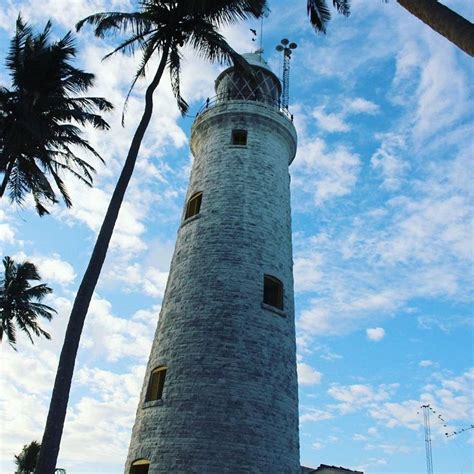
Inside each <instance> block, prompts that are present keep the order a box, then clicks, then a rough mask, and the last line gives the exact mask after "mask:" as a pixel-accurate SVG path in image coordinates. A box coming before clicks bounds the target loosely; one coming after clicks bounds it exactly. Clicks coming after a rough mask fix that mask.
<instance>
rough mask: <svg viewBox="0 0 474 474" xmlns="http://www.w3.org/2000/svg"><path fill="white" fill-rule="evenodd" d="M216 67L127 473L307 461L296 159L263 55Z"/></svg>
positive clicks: (278, 469)
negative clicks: (298, 324)
mask: <svg viewBox="0 0 474 474" xmlns="http://www.w3.org/2000/svg"><path fill="white" fill-rule="evenodd" d="M243 56H244V57H245V59H246V60H247V62H248V63H249V64H250V66H251V67H252V68H253V72H254V74H253V77H248V75H247V76H246V75H243V74H242V73H240V72H239V70H237V69H236V68H234V67H230V68H228V69H226V70H225V71H223V72H222V73H221V74H220V75H219V76H218V77H217V79H216V82H215V90H216V94H217V95H216V97H215V98H213V99H208V101H207V102H206V104H205V106H204V108H203V109H202V110H201V112H200V113H199V114H198V115H197V117H196V119H195V120H194V123H193V126H192V130H191V140H190V145H191V151H192V154H193V156H194V161H193V167H192V171H191V175H190V180H189V186H188V191H187V195H186V200H185V203H184V207H183V213H182V218H181V222H180V226H179V229H178V235H177V240H176V247H175V251H174V255H173V258H172V262H171V268H170V273H169V277H168V283H167V286H166V291H165V294H164V298H163V303H162V309H161V313H160V317H159V321H158V326H157V329H156V333H155V338H154V341H153V345H152V349H151V354H150V358H149V361H148V365H147V369H146V373H145V379H144V382H143V388H142V391H141V395H140V400H139V405H138V409H137V414H136V419H135V424H134V427H133V431H132V438H131V442H130V448H129V452H128V457H127V461H126V466H125V473H126V474H147V473H153V474H158V473H160V474H161V473H167V474H168V473H200V474H212V473H216V474H217V473H233V474H235V473H247V472H252V473H265V474H267V473H299V472H300V465H299V439H298V390H297V375H296V342H295V317H294V294H293V271H292V267H293V261H292V244H291V212H290V176H289V165H290V164H291V162H292V161H293V159H294V157H295V153H296V144H297V138H296V131H295V127H294V125H293V122H292V117H291V116H290V115H289V113H288V110H287V108H286V107H281V101H280V99H281V92H282V86H281V83H280V81H279V79H278V77H277V76H276V75H275V74H274V73H273V72H272V70H271V69H270V67H269V66H268V64H267V63H266V62H265V61H264V60H263V59H262V57H261V54H256V53H251V54H244V55H243Z"/></svg>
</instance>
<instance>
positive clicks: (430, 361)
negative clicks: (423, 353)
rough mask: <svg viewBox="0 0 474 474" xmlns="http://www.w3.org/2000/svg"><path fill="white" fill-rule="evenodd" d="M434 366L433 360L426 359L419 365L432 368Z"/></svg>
mask: <svg viewBox="0 0 474 474" xmlns="http://www.w3.org/2000/svg"><path fill="white" fill-rule="evenodd" d="M433 364H434V362H433V361H432V360H428V359H425V360H421V361H420V362H419V364H418V365H419V366H420V367H431V366H432V365H433Z"/></svg>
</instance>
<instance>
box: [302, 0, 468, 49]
mask: <svg viewBox="0 0 474 474" xmlns="http://www.w3.org/2000/svg"><path fill="white" fill-rule="evenodd" d="M384 1H385V2H387V1H388V0H384ZM397 2H398V4H399V5H401V6H402V7H403V8H405V9H406V10H407V11H409V12H410V13H411V14H412V15H414V16H416V17H417V18H418V19H420V20H421V21H423V22H424V23H426V24H427V25H428V26H429V27H430V28H432V29H433V30H434V31H436V32H437V33H439V34H440V35H442V36H444V37H445V38H446V39H447V40H449V41H450V42H451V43H453V44H454V45H456V46H457V47H458V48H460V49H462V50H463V51H465V52H466V53H467V54H469V55H471V56H474V24H473V23H471V22H470V21H469V20H467V19H466V18H464V17H462V16H461V15H459V14H457V13H456V12H454V11H453V10H451V9H450V8H448V7H446V6H445V5H443V4H442V3H440V2H439V1H438V0H397ZM332 3H333V5H334V7H335V8H336V9H337V11H338V12H339V13H342V14H343V15H345V16H349V14H350V7H351V0H333V2H332ZM307 10H308V16H309V19H310V22H311V25H312V26H313V27H314V29H315V30H316V31H317V32H319V33H326V24H327V22H328V21H329V20H330V19H331V11H330V10H329V7H328V3H327V1H326V0H308V3H307Z"/></svg>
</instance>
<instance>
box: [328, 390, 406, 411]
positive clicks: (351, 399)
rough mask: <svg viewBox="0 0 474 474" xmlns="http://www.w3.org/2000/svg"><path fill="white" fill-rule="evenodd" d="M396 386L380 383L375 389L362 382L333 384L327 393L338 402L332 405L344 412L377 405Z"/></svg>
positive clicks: (392, 391)
mask: <svg viewBox="0 0 474 474" xmlns="http://www.w3.org/2000/svg"><path fill="white" fill-rule="evenodd" d="M398 387H399V384H390V385H386V384H382V385H380V386H379V387H378V388H376V389H374V388H373V387H372V386H371V385H364V384H354V385H339V384H334V385H332V386H331V387H330V388H329V389H328V394H329V395H330V396H331V397H332V398H334V399H335V400H337V401H338V402H340V403H338V404H336V405H335V406H334V407H335V408H336V409H337V410H338V411H339V412H340V413H342V414H346V413H351V412H354V411H357V410H362V409H364V408H365V407H367V406H374V405H378V404H379V403H380V402H383V401H384V400H387V399H389V398H390V397H391V396H392V395H393V394H394V393H395V391H396V389H397V388H398Z"/></svg>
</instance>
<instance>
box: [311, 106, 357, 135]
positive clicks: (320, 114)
mask: <svg viewBox="0 0 474 474" xmlns="http://www.w3.org/2000/svg"><path fill="white" fill-rule="evenodd" d="M312 116H313V117H314V118H315V119H316V120H317V121H318V126H319V127H320V128H322V129H323V130H324V131H326V132H348V131H349V130H350V127H349V125H348V124H347V123H345V122H344V118H343V116H342V115H337V114H334V113H326V112H325V111H324V107H316V108H315V109H314V110H313V113H312Z"/></svg>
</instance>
